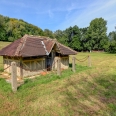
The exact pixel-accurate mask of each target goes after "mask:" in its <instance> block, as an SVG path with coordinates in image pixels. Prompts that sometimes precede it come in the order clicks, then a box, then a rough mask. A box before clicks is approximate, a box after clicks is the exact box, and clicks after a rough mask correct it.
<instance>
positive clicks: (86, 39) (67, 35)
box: [0, 15, 116, 53]
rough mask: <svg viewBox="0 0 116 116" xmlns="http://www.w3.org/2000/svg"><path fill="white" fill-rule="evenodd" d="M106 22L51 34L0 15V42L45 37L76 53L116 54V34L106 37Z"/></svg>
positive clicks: (93, 23)
mask: <svg viewBox="0 0 116 116" xmlns="http://www.w3.org/2000/svg"><path fill="white" fill-rule="evenodd" d="M106 25H107V21H106V20H104V19H103V18H95V19H94V20H92V21H91V22H90V25H89V27H85V28H79V27H78V26H77V25H75V26H73V27H69V28H67V29H65V30H63V31H62V30H56V31H55V32H52V31H51V30H49V29H45V30H44V31H43V30H42V29H41V28H39V27H37V26H34V25H32V24H29V23H27V22H25V21H23V20H22V19H19V20H18V19H15V18H9V17H5V16H2V15H0V41H9V42H13V41H14V40H16V39H19V38H21V37H22V36H24V35H25V34H29V35H40V36H47V37H50V38H56V39H57V40H58V41H59V42H60V43H62V44H64V45H66V46H68V47H71V48H72V49H74V50H77V51H90V50H98V51H99V50H103V51H107V52H111V53H116V32H115V31H113V32H110V33H109V35H108V36H107V33H106V32H107V27H106Z"/></svg>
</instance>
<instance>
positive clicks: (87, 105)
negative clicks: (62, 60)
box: [0, 53, 116, 116]
mask: <svg viewBox="0 0 116 116" xmlns="http://www.w3.org/2000/svg"><path fill="white" fill-rule="evenodd" d="M87 55H90V56H91V61H92V67H91V68H89V67H88V66H87V64H88V61H86V62H76V64H77V65H76V72H75V73H72V72H71V69H68V70H65V71H63V72H62V76H61V77H58V76H56V75H55V74H49V75H47V76H45V77H44V76H40V77H37V78H36V79H34V80H26V81H25V84H24V85H22V86H21V87H19V88H18V91H17V93H13V92H12V91H11V87H10V84H8V83H6V82H5V81H4V79H2V78H0V116H96V115H97V116H116V54H108V53H78V55H77V56H76V57H77V58H78V59H81V58H84V57H85V56H87ZM0 60H2V58H1V59H0ZM70 61H71V60H70Z"/></svg>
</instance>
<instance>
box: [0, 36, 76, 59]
mask: <svg viewBox="0 0 116 116" xmlns="http://www.w3.org/2000/svg"><path fill="white" fill-rule="evenodd" d="M55 44H57V46H58V47H59V50H60V53H61V54H63V55H71V54H72V55H73V54H77V52H76V51H74V50H72V49H71V48H69V47H66V46H64V45H62V44H60V43H58V42H57V41H56V40H53V39H50V38H48V37H42V36H29V35H24V36H23V37H22V38H21V39H18V40H16V41H14V42H13V43H11V44H10V45H8V46H6V47H5V48H3V49H2V50H0V55H1V56H21V57H31V56H43V55H48V54H49V53H50V52H51V50H52V48H53V46H54V45H55Z"/></svg>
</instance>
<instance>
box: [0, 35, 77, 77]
mask: <svg viewBox="0 0 116 116" xmlns="http://www.w3.org/2000/svg"><path fill="white" fill-rule="evenodd" d="M75 54H77V52H76V51H74V50H72V49H71V48H69V47H66V46H64V45H63V44H60V43H59V42H57V40H54V39H50V38H48V37H43V36H30V35H24V36H23V37H22V38H21V39H18V40H16V41H14V42H13V43H11V44H10V45H8V46H6V47H5V48H3V49H2V50H0V55H1V56H3V61H4V68H6V67H8V66H10V65H11V62H12V61H15V62H16V65H17V76H18V77H21V78H22V77H26V76H32V75H37V74H39V73H40V72H41V71H42V70H55V69H56V68H57V63H56V61H57V58H59V57H60V58H61V68H63V69H67V68H68V66H69V55H75ZM5 71H6V72H8V73H11V67H9V68H7V69H6V70H5Z"/></svg>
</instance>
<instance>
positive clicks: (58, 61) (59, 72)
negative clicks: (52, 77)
mask: <svg viewBox="0 0 116 116" xmlns="http://www.w3.org/2000/svg"><path fill="white" fill-rule="evenodd" d="M57 75H58V76H61V59H60V58H58V60H57Z"/></svg>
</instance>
